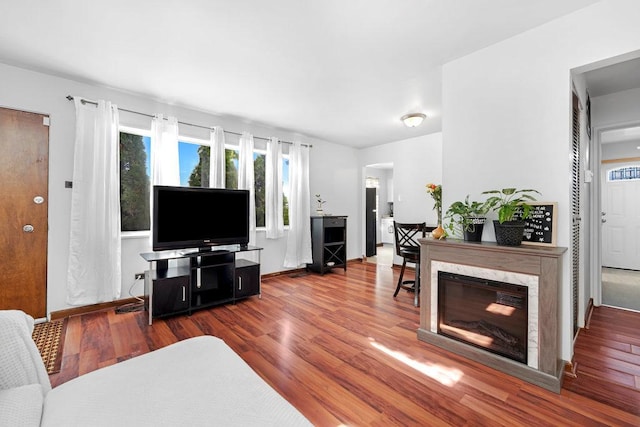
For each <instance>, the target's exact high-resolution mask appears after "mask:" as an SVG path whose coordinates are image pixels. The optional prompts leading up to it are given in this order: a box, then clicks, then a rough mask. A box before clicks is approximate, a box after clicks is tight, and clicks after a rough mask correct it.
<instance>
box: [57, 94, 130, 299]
mask: <svg viewBox="0 0 640 427" xmlns="http://www.w3.org/2000/svg"><path fill="white" fill-rule="evenodd" d="M74 100H75V106H76V136H75V147H74V159H73V188H72V190H71V232H70V241H69V262H68V269H67V303H69V304H71V305H87V304H96V303H99V302H105V301H113V300H115V299H118V298H119V297H120V290H121V287H122V281H121V268H120V263H121V256H120V254H121V246H120V245H121V243H120V155H119V144H120V137H119V131H118V125H119V123H118V107H116V106H115V105H112V104H111V103H110V102H105V101H98V106H97V107H96V106H95V105H94V104H92V103H83V102H82V99H81V98H79V97H75V98H74Z"/></svg>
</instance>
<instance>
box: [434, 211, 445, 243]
mask: <svg viewBox="0 0 640 427" xmlns="http://www.w3.org/2000/svg"><path fill="white" fill-rule="evenodd" d="M436 210H437V212H438V226H437V227H436V228H434V229H433V230H432V231H431V237H433V238H434V239H438V240H440V239H444V238H445V235H446V232H445V231H444V228H442V206H436Z"/></svg>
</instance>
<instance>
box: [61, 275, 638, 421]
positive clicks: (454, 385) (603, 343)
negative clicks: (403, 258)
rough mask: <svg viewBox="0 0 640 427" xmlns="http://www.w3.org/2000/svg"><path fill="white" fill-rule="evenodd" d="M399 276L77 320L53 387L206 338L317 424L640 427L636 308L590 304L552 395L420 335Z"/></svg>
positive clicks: (294, 281)
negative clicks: (160, 315) (569, 372)
mask: <svg viewBox="0 0 640 427" xmlns="http://www.w3.org/2000/svg"><path fill="white" fill-rule="evenodd" d="M410 274H412V273H408V275H410ZM407 277H408V276H407ZM397 279H398V270H397V269H391V268H389V267H388V266H386V267H385V266H376V265H374V264H366V263H364V264H360V263H350V264H349V267H348V270H347V271H346V272H344V271H343V270H339V269H338V270H335V271H334V272H331V273H328V274H325V275H324V276H320V275H317V274H300V273H296V274H292V275H291V277H290V276H289V275H286V274H283V275H280V276H275V277H271V278H268V279H265V280H263V283H262V297H261V298H255V297H254V298H249V299H247V300H244V301H242V302H239V303H237V304H234V305H226V306H220V307H215V308H212V309H208V310H201V311H196V312H194V313H193V314H192V315H191V316H187V315H183V316H175V317H170V318H166V319H155V320H154V322H153V325H152V326H149V325H148V324H147V313H145V312H130V313H121V314H116V313H115V312H114V311H113V310H111V311H104V312H97V313H88V314H84V315H81V316H77V317H72V318H71V319H70V320H69V323H68V327H67V334H66V340H65V346H64V353H63V363H62V370H61V372H60V373H59V374H54V375H51V377H50V378H51V382H52V384H53V385H54V386H57V385H59V384H62V383H64V382H66V381H69V380H70V379H72V378H75V377H77V376H78V375H82V374H84V373H87V372H90V371H92V370H95V369H98V368H100V367H101V366H107V365H109V364H113V363H117V362H119V361H122V360H126V359H127V358H130V357H135V356H137V355H139V354H143V353H146V352H149V351H153V350H155V349H158V348H161V347H164V346H167V345H170V344H172V343H174V342H177V341H180V340H183V339H187V338H189V337H193V336H199V335H203V334H206V335H213V336H217V337H220V338H221V339H223V340H224V341H225V342H226V343H227V344H228V345H229V346H230V347H231V348H232V349H233V350H234V351H235V352H237V353H238V354H239V355H240V356H241V357H242V358H243V359H244V360H245V361H246V362H247V363H248V364H249V365H250V366H251V367H252V368H253V369H254V370H255V371H256V372H257V373H258V374H259V375H260V376H262V377H263V378H264V379H265V381H267V383H269V384H270V385H271V386H272V387H273V388H274V389H276V390H277V391H278V392H279V393H280V394H282V395H283V396H284V397H285V398H286V399H287V400H288V401H289V402H291V403H292V404H293V405H294V406H296V407H297V408H298V409H299V410H300V411H301V412H302V413H303V414H305V415H306V416H307V417H308V418H309V420H310V421H312V423H314V424H315V425H319V426H338V425H368V426H390V425H399V426H406V425H425V426H431V425H443V426H445V425H454V426H485V425H486V426H489V425H490V426H494V425H502V426H518V425H522V426H529V425H540V426H546V425H549V426H556V425H563V426H564V425H566V426H578V425H579V426H591V425H610V426H632V425H640V409H638V408H640V397H639V396H640V392H639V391H638V390H637V389H636V386H637V385H638V384H639V383H640V380H639V378H640V351H639V350H640V332H639V330H640V328H638V327H637V326H638V325H640V323H639V321H640V314H638V313H631V312H626V311H623V310H614V309H610V308H606V307H598V308H596V309H595V311H594V314H593V316H592V319H591V327H590V329H588V330H583V331H581V332H580V335H579V337H578V340H577V342H576V345H575V362H577V366H578V372H577V375H578V377H577V378H575V379H567V380H565V383H564V387H563V390H562V392H561V393H560V394H555V393H552V392H550V391H548V390H545V389H542V388H539V387H536V386H534V385H531V384H529V383H525V382H523V381H522V380H520V379H517V378H514V377H510V376H508V375H505V374H503V373H501V372H498V371H495V370H493V369H491V368H488V367H486V366H483V365H481V364H479V363H477V362H475V361H473V360H469V359H466V358H464V357H461V356H458V355H455V354H452V353H450V352H448V351H446V350H443V349H441V348H439V347H435V346H432V345H430V344H427V343H424V342H421V341H418V340H417V336H416V330H417V328H418V325H419V308H418V307H415V306H414V305H413V296H414V295H413V294H412V293H410V292H406V291H404V290H403V291H401V292H400V293H399V294H398V296H397V298H393V296H392V295H393V291H394V290H395V285H396V283H397Z"/></svg>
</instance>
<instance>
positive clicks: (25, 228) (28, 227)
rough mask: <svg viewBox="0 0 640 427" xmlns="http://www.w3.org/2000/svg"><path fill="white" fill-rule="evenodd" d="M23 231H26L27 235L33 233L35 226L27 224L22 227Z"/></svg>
mask: <svg viewBox="0 0 640 427" xmlns="http://www.w3.org/2000/svg"><path fill="white" fill-rule="evenodd" d="M22 231H24V232H25V233H33V225H31V224H26V225H24V226H23V227H22Z"/></svg>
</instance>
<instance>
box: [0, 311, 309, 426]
mask: <svg viewBox="0 0 640 427" xmlns="http://www.w3.org/2000/svg"><path fill="white" fill-rule="evenodd" d="M32 331H33V318H32V317H30V316H28V315H26V314H24V313H23V312H21V311H15V310H7V311H0V345H1V347H0V426H21V425H24V426H37V425H42V426H146V425H153V426H178V425H183V426H211V425H233V426H268V425H274V426H275V425H277V426H287V425H290V426H300V425H310V423H309V421H308V420H307V419H306V418H305V417H304V416H303V415H302V414H301V413H300V412H298V410H297V409H296V408H294V407H293V406H292V405H291V404H289V402H287V401H286V400H285V399H284V398H283V397H282V396H280V395H279V394H278V393H277V392H276V391H275V390H274V389H273V388H271V387H270V386H269V385H268V384H267V383H266V382H265V381H263V380H262V378H260V377H259V376H258V375H257V374H256V373H255V372H254V371H253V370H252V369H251V368H250V367H249V365H247V364H246V363H245V362H244V361H243V360H242V359H241V358H240V357H239V356H238V355H237V354H236V353H235V352H234V351H233V350H232V349H231V348H230V347H229V346H227V345H226V344H225V343H224V342H223V341H222V340H220V339H218V338H215V337H212V336H203V337H197V338H191V339H188V340H184V341H181V342H178V343H176V344H173V345H170V346H168V347H164V348H162V349H159V350H156V351H153V352H150V353H147V354H145V355H142V356H138V357H135V358H132V359H129V360H127V361H124V362H121V363H117V364H115V365H112V366H108V367H105V368H102V369H98V370H96V371H93V372H91V373H88V374H86V375H81V376H80V377H78V378H75V379H73V380H71V381H68V382H66V383H64V384H62V385H60V386H58V387H56V388H53V389H52V388H51V384H50V382H49V377H48V375H47V373H46V370H45V368H44V364H43V363H42V359H41V358H40V354H39V353H38V350H37V348H36V346H35V343H34V342H33V340H32V339H31V333H32Z"/></svg>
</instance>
